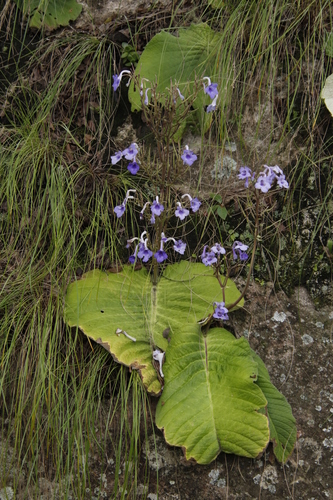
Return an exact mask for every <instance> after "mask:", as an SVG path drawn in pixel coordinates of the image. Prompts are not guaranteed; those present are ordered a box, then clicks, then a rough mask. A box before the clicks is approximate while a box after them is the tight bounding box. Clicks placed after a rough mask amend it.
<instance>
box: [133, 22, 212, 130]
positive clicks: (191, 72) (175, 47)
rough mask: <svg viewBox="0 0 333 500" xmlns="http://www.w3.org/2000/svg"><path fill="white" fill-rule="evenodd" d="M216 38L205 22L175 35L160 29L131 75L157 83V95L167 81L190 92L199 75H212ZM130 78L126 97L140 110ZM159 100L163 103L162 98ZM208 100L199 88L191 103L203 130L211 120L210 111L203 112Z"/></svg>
mask: <svg viewBox="0 0 333 500" xmlns="http://www.w3.org/2000/svg"><path fill="white" fill-rule="evenodd" d="M219 40H220V35H219V34H218V33H215V32H214V31H213V30H212V29H211V28H210V27H209V26H208V25H207V24H205V23H201V24H198V25H191V26H190V27H189V28H180V29H179V31H178V36H174V35H171V34H170V33H167V32H165V31H162V32H161V33H158V34H157V35H155V36H154V37H153V38H152V39H151V40H150V42H149V43H148V44H147V46H146V47H145V49H144V51H143V53H142V55H141V57H140V60H139V63H138V65H137V68H136V70H135V75H136V76H137V78H138V79H139V80H140V79H141V78H147V79H148V80H149V82H151V84H148V83H147V82H145V86H146V87H150V86H151V85H152V84H155V83H157V93H159V94H160V95H161V96H162V94H163V93H164V92H165V90H166V89H167V88H170V82H172V83H173V84H175V83H176V84H177V86H178V88H179V89H180V91H181V92H182V93H183V94H184V95H185V97H186V96H187V95H189V94H190V95H191V94H192V93H193V91H194V81H195V80H196V79H198V78H199V79H200V78H202V77H203V76H209V77H210V78H214V76H215V73H216V53H217V48H218V43H219ZM134 80H135V79H134ZM134 80H132V83H131V85H130V87H129V92H128V97H129V100H130V102H131V104H132V111H138V110H140V109H141V97H140V92H139V91H140V89H139V88H138V87H137V86H136V85H135V83H134ZM161 101H162V102H164V99H163V97H161ZM210 102H211V100H210V98H209V97H208V96H207V95H206V94H204V92H203V88H202V90H200V91H199V93H198V96H197V98H196V99H195V101H194V104H193V107H194V108H195V109H196V120H199V123H201V124H203V126H204V129H207V127H208V125H209V123H210V121H211V114H207V113H205V111H204V104H210Z"/></svg>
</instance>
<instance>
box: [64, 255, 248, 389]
mask: <svg viewBox="0 0 333 500" xmlns="http://www.w3.org/2000/svg"><path fill="white" fill-rule="evenodd" d="M238 296H239V292H238V290H237V288H236V286H235V285H234V283H233V282H232V281H231V280H229V281H228V285H227V288H226V300H227V301H228V302H234V301H235V300H236V299H237V298H238ZM221 300H222V292H221V287H220V285H219V283H218V281H217V280H216V278H215V277H214V276H213V270H212V269H211V268H208V269H207V268H206V267H205V266H204V265H203V264H199V263H196V264H194V263H192V264H191V263H188V262H185V261H182V262H181V263H179V264H173V265H170V266H168V267H167V268H166V270H165V271H164V273H163V275H162V277H161V278H160V281H159V283H158V284H157V286H156V287H155V286H153V284H152V283H151V280H150V277H149V276H148V274H147V271H146V269H145V268H143V269H141V270H140V271H134V270H133V268H132V266H125V267H124V269H123V270H122V272H121V273H118V274H107V273H103V272H101V271H92V272H90V273H87V274H86V275H84V277H83V278H82V279H81V280H79V281H77V282H74V283H72V284H71V285H70V286H69V288H68V292H67V297H66V310H65V318H66V321H67V322H68V323H69V325H70V326H79V327H80V328H81V330H82V331H84V333H85V334H86V335H88V336H89V337H90V338H92V339H94V340H96V341H97V342H99V343H101V344H102V345H103V347H105V348H106V349H107V350H108V351H110V352H111V354H112V355H113V357H114V358H115V359H116V360H117V361H119V362H120V363H122V364H124V365H126V366H129V367H131V368H135V369H137V370H139V372H140V374H141V376H142V380H143V383H144V385H145V386H146V388H147V390H148V391H149V392H151V393H153V394H159V393H160V392H161V385H160V382H159V379H158V377H157V373H156V371H155V369H154V367H153V365H152V350H153V346H156V347H159V348H160V349H162V350H163V351H165V350H166V349H167V347H168V341H167V339H165V338H164V337H163V331H164V330H165V329H166V328H170V330H171V333H173V332H175V331H177V332H178V331H179V330H181V329H182V328H183V326H184V325H186V324H187V323H190V324H194V325H196V324H197V322H198V321H199V320H201V319H203V318H205V317H206V316H208V315H209V314H211V313H212V312H213V302H215V301H221ZM118 329H119V330H122V331H125V332H126V333H127V334H128V335H130V336H131V337H133V338H135V339H136V342H133V341H132V340H130V339H129V338H127V337H126V336H125V335H123V334H119V335H117V334H116V330H118Z"/></svg>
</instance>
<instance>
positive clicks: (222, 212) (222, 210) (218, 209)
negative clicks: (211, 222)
mask: <svg viewBox="0 0 333 500" xmlns="http://www.w3.org/2000/svg"><path fill="white" fill-rule="evenodd" d="M211 198H212V199H213V201H216V202H217V205H213V206H212V208H211V209H212V212H215V213H216V214H217V215H218V216H219V217H220V219H222V220H226V218H227V217H228V210H227V209H226V207H225V206H223V205H222V202H223V200H222V196H221V195H220V194H216V195H211Z"/></svg>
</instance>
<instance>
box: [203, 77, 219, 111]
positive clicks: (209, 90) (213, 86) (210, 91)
mask: <svg viewBox="0 0 333 500" xmlns="http://www.w3.org/2000/svg"><path fill="white" fill-rule="evenodd" d="M203 80H205V81H207V85H205V83H204V84H203V86H204V92H205V94H207V95H209V97H210V98H211V99H212V102H211V104H209V106H207V109H206V113H211V112H212V111H215V109H216V103H217V98H218V96H219V93H218V90H217V83H212V82H211V80H210V78H209V77H208V76H204V78H203Z"/></svg>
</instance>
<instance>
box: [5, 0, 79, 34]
mask: <svg viewBox="0 0 333 500" xmlns="http://www.w3.org/2000/svg"><path fill="white" fill-rule="evenodd" d="M14 2H15V3H16V4H17V6H18V7H19V8H20V9H21V10H22V11H23V14H24V15H27V16H29V26H30V27H31V28H38V29H40V28H42V27H45V28H47V29H49V30H54V29H56V28H59V26H67V25H68V24H69V22H70V21H74V20H75V19H77V18H78V17H79V15H80V14H81V11H82V5H80V4H78V3H77V1H76V0H44V1H42V0H14Z"/></svg>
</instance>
